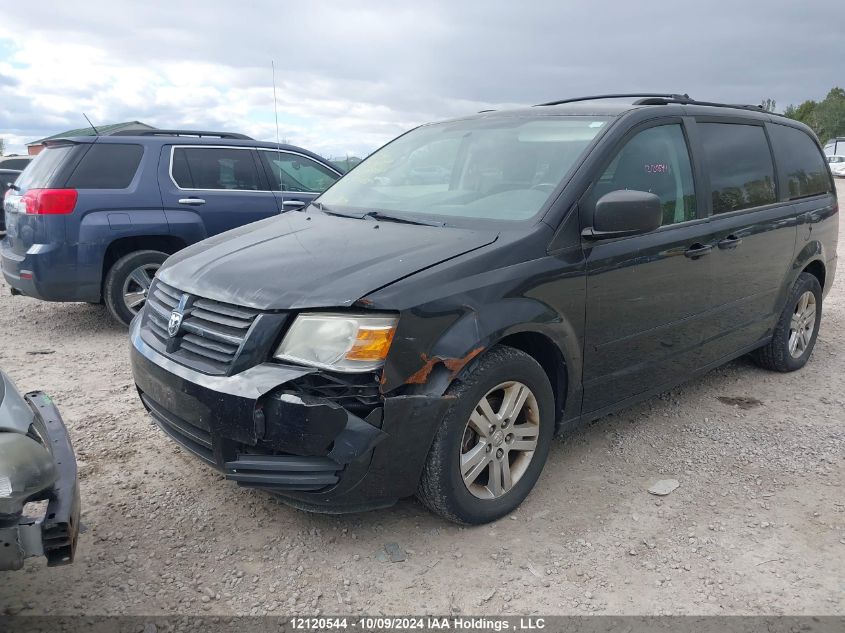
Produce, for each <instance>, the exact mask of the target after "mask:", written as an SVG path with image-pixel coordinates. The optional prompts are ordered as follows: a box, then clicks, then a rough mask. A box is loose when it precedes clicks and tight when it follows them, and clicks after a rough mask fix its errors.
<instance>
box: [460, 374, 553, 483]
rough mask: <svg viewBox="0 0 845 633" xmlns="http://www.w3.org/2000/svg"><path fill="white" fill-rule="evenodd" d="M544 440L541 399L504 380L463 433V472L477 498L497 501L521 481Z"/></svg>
mask: <svg viewBox="0 0 845 633" xmlns="http://www.w3.org/2000/svg"><path fill="white" fill-rule="evenodd" d="M539 436H540V411H539V407H538V405H537V398H536V397H535V396H534V393H533V392H532V391H531V389H529V388H528V387H527V386H526V385H524V384H522V383H521V382H515V381H510V382H505V383H502V384H500V385H497V386H496V387H494V388H493V389H491V390H490V391H488V392H487V394H486V395H485V396H484V397H483V398H481V400H480V401H479V402H478V404H476V405H475V409H473V412H472V414H470V417H469V420H468V421H467V424H466V427H465V429H464V434H463V437H462V441H461V448H460V469H461V476H462V477H463V480H464V485H465V486H466V487H467V490H469V492H470V493H472V494H473V495H474V496H475V497H478V498H479V499H497V498H499V497H502V496H503V495H505V494H507V493H508V491H510V490H511V489H512V488H513V487H514V486H515V485H516V484H517V483H518V482H519V480H520V479H521V478H522V476H523V475H524V474H525V471H526V470H527V469H528V465H529V464H530V463H531V459H532V458H533V457H534V451H535V450H536V448H537V440H538V438H539Z"/></svg>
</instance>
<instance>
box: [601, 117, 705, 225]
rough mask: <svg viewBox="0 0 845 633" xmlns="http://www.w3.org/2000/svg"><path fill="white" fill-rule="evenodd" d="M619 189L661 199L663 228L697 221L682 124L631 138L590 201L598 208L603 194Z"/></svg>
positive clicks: (650, 130) (642, 133)
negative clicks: (640, 192)
mask: <svg viewBox="0 0 845 633" xmlns="http://www.w3.org/2000/svg"><path fill="white" fill-rule="evenodd" d="M620 189H630V190H634V191H645V192H648V193H653V194H655V195H656V196H657V197H658V198H660V204H661V206H662V207H663V224H664V225H667V224H677V223H679V222H686V221H687V220H693V219H695V216H696V204H695V189H694V186H693V179H692V167H691V163H690V157H689V151H688V150H687V144H686V140H685V139H684V132H683V130H682V129H681V126H680V125H679V124H671V125H660V126H658V127H652V128H648V129H646V130H643V131H642V132H639V133H638V134H637V135H636V136H634V137H633V138H631V140H629V141H628V142H627V143H626V144H625V146H624V147H623V148H622V149H621V150H620V151H619V153H618V154H617V155H616V157H615V158H614V159H613V160H612V161H611V162H610V164H609V165H608V167H607V169H605V171H604V173H603V174H602V175H601V177H600V178H599V180H598V182H596V184H595V185H594V187H593V190H592V193H591V194H590V198H591V200H592V203H593V204H595V203H596V202H598V199H599V198H601V197H602V196H603V195H604V194H606V193H609V192H611V191H618V190H620Z"/></svg>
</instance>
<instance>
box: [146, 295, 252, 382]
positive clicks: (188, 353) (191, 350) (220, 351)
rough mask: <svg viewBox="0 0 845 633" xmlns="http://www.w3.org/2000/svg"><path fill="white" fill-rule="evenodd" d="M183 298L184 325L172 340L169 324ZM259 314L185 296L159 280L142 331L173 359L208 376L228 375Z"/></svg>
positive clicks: (148, 303) (149, 303)
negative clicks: (172, 314) (147, 333)
mask: <svg viewBox="0 0 845 633" xmlns="http://www.w3.org/2000/svg"><path fill="white" fill-rule="evenodd" d="M183 295H184V296H185V299H186V301H185V308H184V312H183V314H184V317H183V319H182V325H181V327H180V329H179V332H178V334H177V335H176V336H175V337H171V336H170V335H169V334H168V332H167V323H168V321H169V320H170V314H171V312H173V310H174V309H175V308H176V307H177V306H178V305H179V302H180V300H182V297H183ZM258 314H259V311H258V310H254V309H252V308H244V307H243V306H235V305H231V304H229V303H222V302H220V301H214V300H212V299H206V298H203V297H195V296H193V295H185V294H184V293H183V292H182V291H180V290H178V289H176V288H174V287H172V286H168V285H167V284H165V283H163V282H162V281H161V280H159V279H156V280H155V282H154V283H153V286H152V289H151V292H150V294H149V296H148V297H147V305H146V308H145V310H144V323H143V324H142V328H143V329H144V330H145V331H147V332H149V333H150V334H151V335H152V339H151V338H150V337H145V339H146V340H147V342H150V343H152V344H153V345H154V346H155V347H156V348H158V349H159V351H161V352H162V353H164V354H165V355H167V356H170V357H171V358H173V359H174V360H176V361H178V362H180V363H182V364H184V365H188V366H190V367H193V368H195V369H199V370H200V371H203V372H206V373H211V374H225V373H226V372H227V371H228V370H229V369H230V367H231V366H232V363H233V362H234V360H235V356H236V355H237V353H238V350H239V349H240V347H241V344H242V343H243V342H244V339H245V338H246V335H247V332H248V331H249V328H250V327H251V326H252V324H253V322H254V321H255V318H256V317H257V316H258ZM144 326H146V327H144Z"/></svg>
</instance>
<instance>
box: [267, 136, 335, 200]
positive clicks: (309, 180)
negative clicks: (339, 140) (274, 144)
mask: <svg viewBox="0 0 845 633" xmlns="http://www.w3.org/2000/svg"><path fill="white" fill-rule="evenodd" d="M258 154H259V156H260V157H261V161H262V164H263V166H264V169H265V172H266V174H267V178H268V180H269V181H270V187H271V189H273V191H274V192H275V193H276V197H277V199H278V203H279V208H280V209H281V210H283V211H289V210H293V209H297V208H301V207H304V206H307V205H308V204H309V203H310V202H311V201H312V200H313V199H314V198H316V197H317V196H319V195H320V194H321V193H323V192H324V191H325V190H326V189H328V188H329V187H331V186H332V185H333V184H334V183H335V181H337V179H338V178H340V176H341V174H340V172H339V171H338V170H337V169H334V168H333V167H330V166H329V165H327V164H326V163H322V162H318V161H316V160H314V159H312V158H310V157H309V156H306V155H304V154H300V153H298V152H293V151H290V150H275V149H272V150H271V149H259V150H258Z"/></svg>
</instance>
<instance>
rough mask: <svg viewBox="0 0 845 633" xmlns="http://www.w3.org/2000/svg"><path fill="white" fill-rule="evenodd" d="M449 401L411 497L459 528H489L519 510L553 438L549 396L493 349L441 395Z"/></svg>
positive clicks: (545, 383)
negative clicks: (465, 525)
mask: <svg viewBox="0 0 845 633" xmlns="http://www.w3.org/2000/svg"><path fill="white" fill-rule="evenodd" d="M446 395H447V396H451V397H454V398H455V401H454V404H453V405H452V406H451V407H450V408H449V410H448V411H447V412H446V415H445V416H444V418H443V421H442V423H441V425H440V427H439V429H438V430H437V433H436V435H435V437H434V441H433V443H432V445H431V449H430V450H429V454H428V457H427V459H426V463H425V467H424V469H423V474H422V477H421V479H420V484H419V487H418V489H417V496H418V497H419V499H420V500H421V501H422V502H423V504H425V505H426V506H427V507H428V508H429V509H430V510H432V511H433V512H435V513H436V514H439V515H440V516H442V517H444V518H446V519H449V520H450V521H455V522H456V523H464V524H481V523H489V522H490V521H495V520H496V519H499V518H501V517H503V516H505V515H506V514H508V513H510V512H512V511H513V510H514V509H515V508H517V507H518V506H519V504H521V503H522V501H523V500H524V499H525V497H527V496H528V493H529V492H531V489H532V488H533V487H534V484H535V483H536V482H537V479H538V478H539V477H540V472H541V471H542V470H543V465H544V464H545V463H546V457H547V456H548V454H549V448H550V446H551V442H552V437H553V436H554V425H555V412H554V395H553V393H552V388H551V385H550V383H549V379H548V377H547V376H546V373H545V372H544V371H543V368H542V367H541V366H540V365H539V364H538V363H537V361H535V360H534V359H533V358H532V357H531V356H529V355H528V354H526V353H525V352H522V351H520V350H517V349H514V348H512V347H506V346H497V347H494V348H492V349H491V350H490V351H488V352H487V353H486V354H484V356H482V357H481V358H480V360H479V361H478V364H477V365H475V366H474V367H473V368H472V369H471V370H470V371H469V373H468V374H467V375H466V376H465V377H463V378H462V379H460V380H459V381H456V382H455V383H453V384H452V386H451V387H449V389H448V391H447V392H446Z"/></svg>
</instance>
